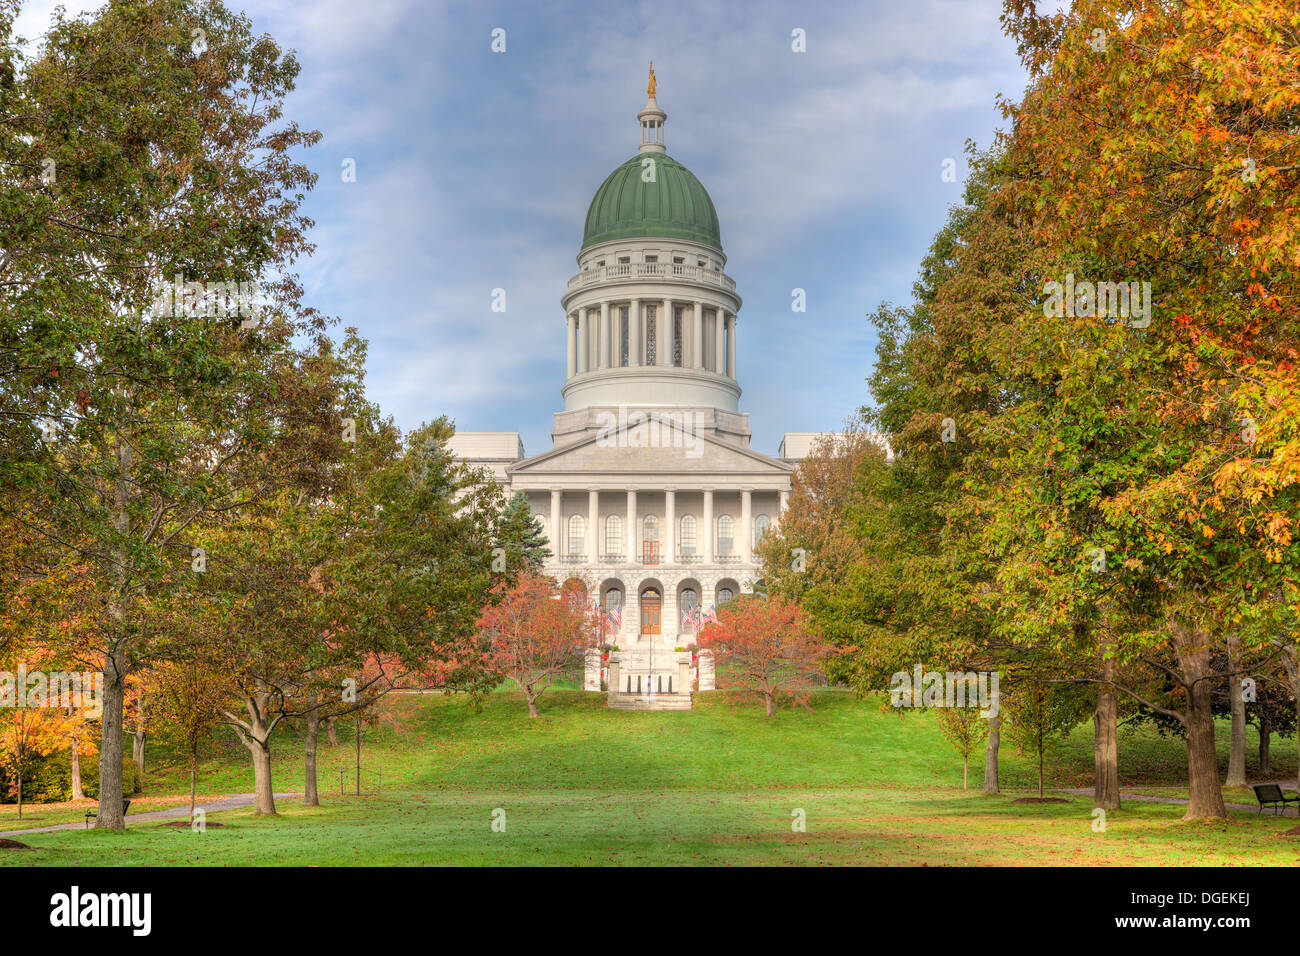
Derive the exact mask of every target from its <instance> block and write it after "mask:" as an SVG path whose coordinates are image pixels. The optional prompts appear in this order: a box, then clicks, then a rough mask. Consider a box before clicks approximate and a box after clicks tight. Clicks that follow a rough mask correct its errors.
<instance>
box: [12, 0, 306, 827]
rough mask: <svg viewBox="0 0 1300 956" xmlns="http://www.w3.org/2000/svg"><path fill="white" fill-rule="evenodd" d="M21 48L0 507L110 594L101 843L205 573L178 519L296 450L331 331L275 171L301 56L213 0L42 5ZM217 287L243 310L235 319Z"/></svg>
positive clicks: (293, 144)
mask: <svg viewBox="0 0 1300 956" xmlns="http://www.w3.org/2000/svg"><path fill="white" fill-rule="evenodd" d="M4 9H5V12H6V13H12V5H7V6H6V7H5V8H4ZM6 19H7V18H6ZM196 31H197V32H196ZM196 37H202V38H203V42H202V43H198V42H196ZM39 49H40V52H39V54H38V55H37V57H36V58H35V59H34V60H32V61H31V62H24V61H23V60H22V58H21V57H20V56H19V55H18V53H17V52H16V51H15V50H14V48H13V46H12V45H11V44H9V45H7V46H6V49H5V55H4V61H5V63H4V65H5V68H6V70H11V71H12V72H10V73H9V74H8V78H9V79H12V80H13V83H12V85H11V84H10V83H8V82H5V83H3V84H0V87H3V88H4V93H3V96H4V97H5V102H6V107H7V108H6V110H5V111H4V114H5V115H4V121H3V122H4V133H3V134H2V139H3V141H2V142H0V148H5V149H13V150H16V151H17V154H16V155H11V156H7V157H5V158H6V160H12V161H13V163H14V165H12V166H11V167H9V168H10V170H17V171H18V172H17V173H13V172H6V174H5V175H6V177H7V178H6V183H5V197H6V199H7V200H8V199H13V197H14V194H15V191H16V190H15V187H18V186H25V187H27V188H28V189H29V190H30V194H29V195H30V197H31V198H30V199H25V200H15V201H14V202H12V203H9V202H7V201H6V205H5V207H4V209H3V211H0V216H4V217H5V221H6V227H7V231H6V241H5V247H6V248H5V255H4V257H3V268H4V269H5V275H4V280H5V281H4V282H3V284H2V285H0V289H3V291H2V292H0V408H3V409H4V411H5V414H3V415H0V509H3V510H4V512H5V513H6V515H7V516H8V517H9V518H10V519H11V520H12V521H14V522H15V523H17V524H19V525H20V526H22V527H24V528H25V529H26V530H27V532H28V533H30V534H31V535H32V536H33V537H34V538H36V539H37V540H38V541H39V546H40V550H41V552H42V555H43V556H44V558H45V559H46V560H47V561H49V562H50V563H52V564H56V565H58V564H63V565H67V564H72V563H81V564H85V565H86V567H87V568H88V569H89V570H88V571H87V574H88V575H89V576H90V577H91V578H93V580H94V582H95V587H96V589H97V590H98V591H99V592H100V593H101V594H102V595H103V597H104V601H103V603H102V604H101V605H100V607H101V610H100V617H99V621H98V626H97V628H96V629H95V635H94V642H95V646H96V648H97V653H98V656H99V658H100V661H99V667H98V669H100V670H102V671H103V673H104V677H105V695H104V696H105V700H104V712H103V719H102V742H101V759H100V800H101V813H100V815H99V817H98V819H97V823H96V825H97V826H98V827H109V828H115V829H120V828H122V826H123V821H122V812H121V786H122V784H121V768H122V732H123V726H122V724H123V700H124V696H125V682H126V678H127V676H128V675H129V674H130V673H132V672H133V671H134V670H136V669H138V668H140V667H141V666H143V665H144V664H145V663H146V662H148V661H149V660H150V659H152V658H155V657H157V656H159V655H161V654H164V653H165V644H166V641H167V639H168V635H166V634H165V633H163V632H160V631H159V630H158V629H156V628H155V627H153V626H152V623H151V620H150V613H149V605H150V603H151V602H152V601H154V600H158V599H161V598H162V597H164V596H165V595H167V594H168V593H169V592H172V591H173V590H174V589H175V588H176V586H177V584H178V582H180V581H181V580H183V579H184V578H185V577H186V576H187V575H190V574H193V573H194V572H195V571H198V570H200V568H201V566H202V562H201V553H200V552H196V551H195V550H194V547H195V542H194V541H193V539H192V537H191V532H192V530H193V528H194V527H195V525H196V524H201V523H203V522H204V521H205V520H207V519H209V518H210V517H211V516H213V515H216V514H223V515H229V514H231V513H233V512H234V511H236V510H237V509H239V508H241V507H244V506H246V505H247V504H248V503H249V502H250V501H254V500H256V499H257V498H258V497H260V496H261V495H262V494H264V493H265V491H266V489H268V488H270V487H274V486H275V485H276V484H277V482H278V481H279V480H280V476H281V475H282V474H283V473H284V472H286V471H288V470H292V466H291V465H290V464H289V459H293V458H295V457H297V458H299V459H300V460H301V459H309V458H310V455H311V449H308V448H304V447H302V446H300V445H297V444H295V441H294V439H295V434H296V432H295V428H296V426H297V424H298V422H299V419H300V418H301V412H300V410H299V409H297V408H296V407H295V406H294V399H295V398H296V397H297V396H298V389H297V388H296V386H295V384H294V381H295V379H296V378H297V377H298V371H299V362H298V353H297V351H296V350H295V348H294V346H293V343H294V342H295V338H296V337H298V340H299V341H302V340H303V339H307V340H310V339H311V338H312V337H313V336H319V335H323V332H324V328H325V322H324V320H323V319H322V318H321V317H320V316H318V315H316V314H315V313H314V312H312V311H311V310H309V309H304V308H302V307H301V306H300V304H299V292H300V290H299V287H298V284H297V282H296V280H295V279H294V277H293V274H292V272H291V271H290V269H291V265H292V263H293V261H294V260H295V259H296V258H297V257H298V256H300V255H303V254H306V253H308V252H309V251H310V245H309V244H308V242H307V240H306V237H305V233H306V229H307V228H308V226H309V224H310V223H309V221H308V220H307V219H306V218H305V217H304V216H303V215H302V214H301V211H300V204H301V202H302V200H303V195H304V192H305V190H306V189H308V188H310V186H311V185H312V184H313V182H314V179H315V177H314V175H313V174H312V173H311V172H310V171H309V170H308V169H307V168H306V166H304V165H302V164H301V163H298V162H296V161H295V160H294V159H293V158H292V156H291V153H292V152H293V151H295V150H297V149H298V148H300V147H304V146H310V145H311V144H313V143H314V142H316V140H317V139H318V134H316V133H313V132H308V131H304V130H302V129H300V128H298V127H297V126H296V125H295V124H293V123H292V122H287V121H285V120H284V119H283V101H284V98H285V96H286V95H287V94H288V93H289V92H290V91H291V90H292V88H293V85H294V79H295V77H296V75H297V72H298V64H297V62H296V60H295V59H294V58H293V57H292V56H291V55H289V54H286V53H284V52H282V51H281V50H280V49H279V47H278V46H277V45H276V44H275V42H274V41H273V40H272V39H271V38H269V37H267V36H264V35H257V34H254V32H253V30H252V25H251V23H250V22H249V20H248V19H247V18H246V17H243V16H239V15H235V14H233V13H231V12H230V11H229V10H227V9H226V8H225V7H223V6H221V5H220V4H219V3H215V2H198V0H148V2H146V0H120V2H114V3H111V4H107V5H105V6H104V7H102V8H101V9H99V10H98V11H96V12H94V13H92V14H86V15H82V16H78V17H68V16H67V15H66V14H64V13H63V12H62V11H61V10H56V11H55V14H54V18H53V21H52V23H51V25H50V27H49V29H48V31H47V32H46V34H45V36H44V42H43V44H42V46H41V47H40V48H39ZM43 172H46V173H51V174H49V175H42V173H43ZM14 175H17V176H19V177H20V178H21V179H22V182H21V183H15V182H14V180H13V178H12V177H13V176H14ZM11 224H12V225H13V230H12V231H9V230H8V226H9V225H11ZM178 276H179V277H180V280H181V283H182V288H181V289H180V290H179V292H180V293H181V294H180V295H175V296H174V295H172V294H170V293H169V294H168V295H166V296H165V297H164V296H161V295H160V290H161V289H164V288H171V291H172V292H176V291H178V290H176V289H175V288H174V287H173V285H172V284H173V283H174V282H175V280H176V277H178ZM216 283H220V286H217V285H216ZM228 283H235V284H236V288H239V286H238V284H239V283H257V284H258V285H259V290H260V291H259V294H258V295H257V296H255V297H254V299H255V301H251V302H250V301H244V302H242V303H240V304H237V307H236V308H234V309H233V310H232V309H230V308H229V306H230V305H231V304H232V302H231V296H230V295H229V286H228ZM249 288H250V287H249V286H248V285H245V286H244V287H243V289H244V290H245V291H248V290H249ZM238 298H239V296H238V295H237V296H236V299H238ZM232 312H233V314H232ZM236 465H239V466H240V467H235V466H236ZM192 569H193V570H192Z"/></svg>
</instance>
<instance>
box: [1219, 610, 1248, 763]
mask: <svg viewBox="0 0 1300 956" xmlns="http://www.w3.org/2000/svg"><path fill="white" fill-rule="evenodd" d="M1240 664H1241V654H1240V652H1239V650H1238V637H1237V635H1236V634H1235V633H1229V634H1228V665H1229V666H1230V667H1231V668H1232V669H1233V671H1234V672H1235V671H1236V669H1237V668H1238V667H1239V666H1240ZM1228 706H1229V709H1230V712H1231V714H1232V743H1231V746H1230V747H1229V750H1228V776H1227V777H1226V778H1225V779H1224V781H1223V785H1224V786H1226V787H1244V786H1245V785H1246V702H1245V701H1244V700H1243V699H1242V696H1241V675H1240V674H1238V673H1233V674H1230V675H1229V676H1228Z"/></svg>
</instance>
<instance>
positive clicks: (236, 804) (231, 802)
mask: <svg viewBox="0 0 1300 956" xmlns="http://www.w3.org/2000/svg"><path fill="white" fill-rule="evenodd" d="M253 796H254V794H251V793H237V794H235V795H234V796H233V797H222V798H221V799H220V800H209V801H207V802H206V803H201V804H197V805H196V807H195V809H197V810H203V811H204V812H206V813H216V812H217V811H219V810H238V809H239V808H240V807H247V806H251V805H252V803H253ZM301 796H302V794H301V793H277V794H276V795H275V799H277V800H284V799H287V798H289V797H301ZM189 815H190V808H189V805H188V804H186V805H185V806H183V807H172V808H171V809H170V810H151V811H150V812H148V813H128V814H127V815H126V823H127V826H130V825H131V824H132V823H147V822H148V821H150V820H170V819H173V818H175V817H188V816H189ZM85 826H86V825H85V823H60V824H58V825H57V826H52V827H32V828H31V829H29V830H0V839H8V838H9V837H13V836H17V835H18V834H20V833H53V832H54V831H55V830H81V829H84V828H85Z"/></svg>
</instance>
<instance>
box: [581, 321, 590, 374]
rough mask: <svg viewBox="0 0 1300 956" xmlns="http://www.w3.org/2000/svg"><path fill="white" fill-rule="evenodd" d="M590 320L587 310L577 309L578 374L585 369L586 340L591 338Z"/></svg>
mask: <svg viewBox="0 0 1300 956" xmlns="http://www.w3.org/2000/svg"><path fill="white" fill-rule="evenodd" d="M590 324H591V320H590V319H588V318H587V310H586V309H579V310H578V374H579V375H581V374H582V373H583V372H585V371H587V342H588V341H589V340H590V339H591V329H590V328H588V326H589V325H590Z"/></svg>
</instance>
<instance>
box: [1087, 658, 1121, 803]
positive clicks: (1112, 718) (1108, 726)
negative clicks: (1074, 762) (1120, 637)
mask: <svg viewBox="0 0 1300 956" xmlns="http://www.w3.org/2000/svg"><path fill="white" fill-rule="evenodd" d="M1101 674H1102V678H1103V679H1105V680H1110V679H1111V678H1112V677H1114V676H1115V662H1114V661H1113V660H1105V659H1103V661H1102V665H1101ZM1118 725H1119V700H1118V699H1117V697H1116V694H1115V688H1114V687H1112V686H1111V685H1109V684H1098V685H1097V709H1096V710H1095V711H1093V714H1092V728H1093V736H1092V759H1093V768H1094V770H1095V773H1096V777H1095V780H1094V786H1093V795H1092V805H1093V806H1094V807H1100V808H1101V809H1102V810H1118V809H1119V729H1118Z"/></svg>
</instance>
